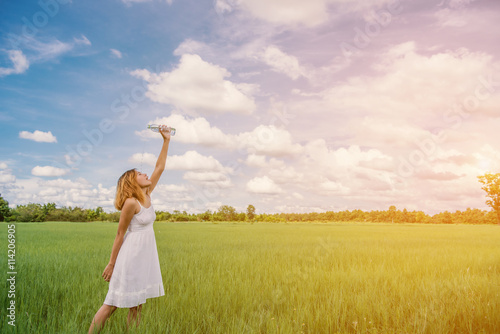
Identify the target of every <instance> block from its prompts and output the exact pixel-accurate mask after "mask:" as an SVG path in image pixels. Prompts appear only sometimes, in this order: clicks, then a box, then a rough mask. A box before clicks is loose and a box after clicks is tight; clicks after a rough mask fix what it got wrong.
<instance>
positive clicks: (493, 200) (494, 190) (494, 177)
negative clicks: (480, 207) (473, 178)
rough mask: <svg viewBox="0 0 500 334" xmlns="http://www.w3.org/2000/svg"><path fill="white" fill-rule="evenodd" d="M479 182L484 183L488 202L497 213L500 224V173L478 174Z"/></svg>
mask: <svg viewBox="0 0 500 334" xmlns="http://www.w3.org/2000/svg"><path fill="white" fill-rule="evenodd" d="M478 179H479V182H481V183H482V184H483V186H482V187H481V189H483V190H484V191H486V197H489V199H488V200H486V204H487V205H489V206H490V207H491V208H492V209H493V210H494V211H495V212H496V214H497V223H498V224H499V225H500V173H496V174H492V173H486V174H484V175H482V176H478Z"/></svg>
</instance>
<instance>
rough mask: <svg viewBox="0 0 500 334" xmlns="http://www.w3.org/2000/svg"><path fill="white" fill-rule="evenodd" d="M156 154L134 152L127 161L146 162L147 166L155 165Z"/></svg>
mask: <svg viewBox="0 0 500 334" xmlns="http://www.w3.org/2000/svg"><path fill="white" fill-rule="evenodd" d="M156 160H157V158H156V155H154V154H153V153H147V152H146V153H135V154H133V155H132V156H131V157H130V158H129V159H128V161H130V162H133V163H136V164H146V165H149V166H154V165H156Z"/></svg>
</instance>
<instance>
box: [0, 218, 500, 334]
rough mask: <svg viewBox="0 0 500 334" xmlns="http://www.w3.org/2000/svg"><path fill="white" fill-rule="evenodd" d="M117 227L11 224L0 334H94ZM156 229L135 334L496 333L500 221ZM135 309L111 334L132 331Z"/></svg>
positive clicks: (499, 322) (499, 324)
mask: <svg viewBox="0 0 500 334" xmlns="http://www.w3.org/2000/svg"><path fill="white" fill-rule="evenodd" d="M9 224H11V223H9ZM0 226H1V229H0V238H2V240H6V239H7V223H5V224H1V225H0ZM116 228H117V224H116V223H102V222H96V223H66V222H47V223H16V232H15V237H16V269H17V274H16V294H15V303H16V327H15V329H14V327H12V326H10V325H8V323H7V321H8V319H7V318H6V309H7V306H8V303H9V299H8V298H7V295H6V294H3V295H2V298H3V304H2V305H3V306H2V311H1V314H2V323H1V325H0V331H1V332H2V333H11V332H12V333H44V334H45V333H86V331H87V330H88V326H89V325H90V322H91V320H92V317H93V315H94V314H95V312H96V311H97V309H98V308H99V307H100V306H101V304H102V302H103V301H104V297H105V296H106V293H107V289H108V283H106V282H105V281H104V280H103V279H102V278H101V273H102V271H103V269H104V267H105V266H106V264H107V262H108V260H109V255H110V251H111V246H112V243H113V240H114V236H115V233H116ZM155 233H156V242H157V246H158V253H159V257H160V265H161V270H162V276H163V283H164V287H165V293H166V295H165V296H163V297H160V298H156V299H149V300H148V301H147V303H146V304H144V306H143V311H142V322H141V325H140V327H139V328H138V329H134V330H132V331H131V333H155V334H156V333H182V334H184V333H499V332H500V316H499V315H498V310H500V242H499V241H500V227H499V226H492V225H480V226H471V225H418V224H413V225H410V224H406V225H399V224H380V223H377V224H370V223H363V224H354V223H349V224H347V223H333V222H332V223H300V224H299V223H296V224H285V223H279V224H272V223H255V224H250V223H217V224H214V223H192V222H189V223H165V222H156V223H155ZM2 244H4V245H5V244H6V243H4V242H2ZM3 248H4V255H3V256H2V257H1V268H2V272H3V276H2V277H6V276H7V271H8V270H7V257H6V253H7V251H6V247H3ZM4 282H6V280H4ZM5 287H7V283H5ZM3 290H4V291H5V289H3ZM127 312H128V310H123V309H119V310H117V311H116V312H115V314H114V315H113V316H112V317H111V319H110V321H109V322H108V323H107V324H106V327H105V329H104V330H103V332H102V333H124V332H125V329H126V317H127Z"/></svg>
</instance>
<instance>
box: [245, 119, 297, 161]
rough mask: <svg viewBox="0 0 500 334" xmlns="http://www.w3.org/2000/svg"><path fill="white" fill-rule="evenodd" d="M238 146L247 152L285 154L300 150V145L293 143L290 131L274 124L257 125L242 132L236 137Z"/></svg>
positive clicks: (294, 153)
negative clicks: (249, 130) (250, 129)
mask: <svg viewBox="0 0 500 334" xmlns="http://www.w3.org/2000/svg"><path fill="white" fill-rule="evenodd" d="M236 138H237V143H238V147H240V148H245V149H246V150H247V151H248V152H249V153H252V154H261V155H270V156H285V155H296V154H300V153H301V152H302V146H301V145H299V144H295V143H293V138H292V135H291V133H290V132H288V131H287V130H285V129H280V128H277V127H275V126H274V125H259V126H258V127H256V128H255V129H254V130H253V131H251V132H244V133H241V134H239V135H238V136H237V137H236Z"/></svg>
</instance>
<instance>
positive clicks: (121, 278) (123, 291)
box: [104, 201, 165, 308]
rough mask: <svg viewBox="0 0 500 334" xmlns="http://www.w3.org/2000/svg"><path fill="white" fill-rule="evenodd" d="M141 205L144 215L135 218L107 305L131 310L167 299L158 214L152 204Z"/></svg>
mask: <svg viewBox="0 0 500 334" xmlns="http://www.w3.org/2000/svg"><path fill="white" fill-rule="evenodd" d="M137 202H139V201H137ZM139 205H140V206H141V211H139V213H137V214H135V215H134V217H132V220H131V221H130V225H129V226H128V229H127V232H126V233H125V236H124V237H123V243H122V246H121V248H120V251H119V252H118V256H117V258H116V262H115V267H114V269H113V273H112V275H111V280H110V281H109V290H108V294H107V295H106V299H105V300H104V304H106V305H112V306H116V307H126V308H130V307H135V306H138V305H140V304H143V303H145V302H146V299H148V298H155V297H160V296H164V295H165V291H164V290H163V281H162V278H161V271H160V261H159V259H158V250H157V248H156V240H155V233H154V230H153V223H154V221H155V219H156V214H155V210H154V209H153V205H152V204H151V206H150V207H149V208H145V207H143V206H142V204H141V203H140V202H139Z"/></svg>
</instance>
